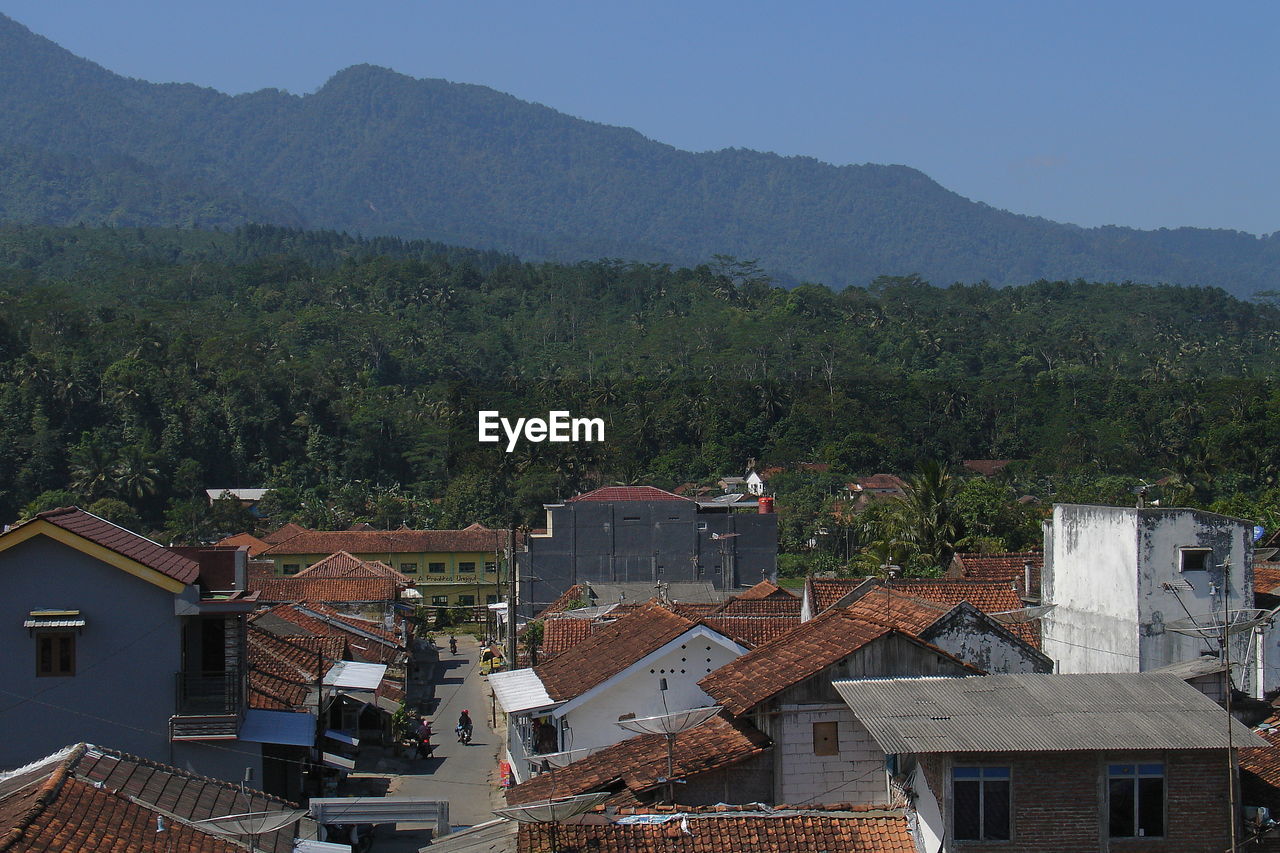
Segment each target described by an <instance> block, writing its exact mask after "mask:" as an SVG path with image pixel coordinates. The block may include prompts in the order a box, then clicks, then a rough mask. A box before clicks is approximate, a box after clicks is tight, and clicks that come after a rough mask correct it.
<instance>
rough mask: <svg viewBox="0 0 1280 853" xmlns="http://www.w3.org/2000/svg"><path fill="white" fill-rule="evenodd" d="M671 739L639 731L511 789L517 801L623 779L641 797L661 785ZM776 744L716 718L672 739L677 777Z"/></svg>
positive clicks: (587, 790)
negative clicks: (637, 733)
mask: <svg viewBox="0 0 1280 853" xmlns="http://www.w3.org/2000/svg"><path fill="white" fill-rule="evenodd" d="M666 744H667V741H666V738H665V737H663V736H662V735H637V736H636V737H633V738H628V739H627V740H624V741H622V742H620V743H616V744H613V745H612V746H608V747H605V748H604V749H602V750H599V751H598V752H593V753H591V754H590V755H588V756H586V757H585V758H580V759H578V760H577V761H574V762H573V763H572V764H569V765H568V766H567V767H564V768H562V769H559V770H556V771H555V772H554V773H543V774H542V775H540V776H534V777H533V778H532V779H529V780H528V781H526V782H524V783H523V784H520V785H516V786H515V787H514V788H510V789H508V790H507V802H508V803H511V804H512V805H514V804H517V803H527V802H531V801H533V800H545V799H550V798H552V797H566V796H569V795H571V794H586V793H590V792H592V791H601V790H604V789H605V788H606V786H609V785H610V783H615V782H618V780H621V784H622V785H623V786H624V787H625V788H627V789H628V790H629V791H630V792H631V793H632V794H633V795H636V796H639V795H640V794H643V793H644V792H646V791H649V790H652V789H653V788H656V787H658V785H660V784H661V782H660V781H659V780H661V779H663V778H664V777H665V776H666V775H667V746H666ZM769 745H770V742H769V738H767V737H765V735H764V734H763V733H761V732H760V731H759V730H758V729H756V727H755V726H753V725H751V723H749V722H747V721H746V720H731V719H730V718H729V717H728V716H727V715H723V714H722V715H720V716H717V717H712V718H711V719H710V720H708V721H707V722H705V723H703V724H702V725H700V726H698V727H697V728H695V729H690V730H689V731H687V732H682V733H680V734H678V735H676V736H675V737H674V738H673V740H672V767H673V768H674V771H675V772H674V775H673V776H672V777H671V778H673V779H684V778H686V777H688V776H693V775H695V774H697V773H705V772H707V771H709V770H716V769H718V768H720V767H725V766H728V765H730V764H737V763H738V762H740V761H744V760H746V759H748V758H750V757H752V756H753V755H758V754H759V753H761V752H764V750H765V749H767V748H768V747H769Z"/></svg>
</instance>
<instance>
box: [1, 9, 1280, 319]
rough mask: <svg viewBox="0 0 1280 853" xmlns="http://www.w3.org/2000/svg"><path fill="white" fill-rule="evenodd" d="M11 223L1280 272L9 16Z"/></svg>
mask: <svg viewBox="0 0 1280 853" xmlns="http://www.w3.org/2000/svg"><path fill="white" fill-rule="evenodd" d="M1082 132H1084V131H1082ZM0 222H24V223H49V224H75V223H80V222H83V223H86V224H95V225H96V224H107V225H117V226H135V225H136V226H151V225H163V226H172V225H177V226H182V227H199V228H213V227H229V226H234V225H238V224H242V223H247V222H261V223H272V224H278V225H286V226H291V227H300V228H323V229H336V230H340V231H347V232H352V233H360V234H366V235H388V236H398V237H405V238H415V239H430V240H436V241H443V242H447V243H453V244H458V245H465V246H472V247H476V248H482V249H497V250H500V251H504V252H511V253H515V254H518V255H521V256H523V257H526V258H545V259H555V260H576V259H583V258H601V257H618V258H625V259H628V260H639V261H653V262H662V263H672V264H681V265H690V264H697V263H701V262H705V261H707V260H709V259H710V258H711V257H712V256H714V255H717V254H723V255H730V256H735V257H739V258H751V259H757V260H758V261H759V263H760V265H761V267H762V268H763V269H765V270H767V271H769V272H770V273H771V274H773V275H774V276H775V277H777V278H778V279H779V280H781V281H784V282H798V281H802V280H807V281H816V282H821V283H825V284H828V285H831V286H835V287H840V286H844V285H849V284H857V285H864V284H866V283H867V282H869V281H871V280H872V279H873V278H875V277H876V276H879V275H906V274H912V273H914V274H919V275H920V276H922V277H923V278H925V279H927V280H929V281H931V282H933V283H935V284H949V283H951V282H955V281H964V282H978V281H987V282H989V283H991V284H992V285H995V286H1005V285H1012V284H1023V283H1026V282H1030V281H1034V280H1036V279H1078V278H1083V279H1090V280H1099V281H1123V280H1133V281H1144V282H1169V283H1179V284H1192V285H1205V286H1217V287H1222V288H1224V289H1226V290H1227V291H1229V292H1231V293H1234V294H1237V295H1242V296H1249V295H1251V294H1254V293H1255V292H1258V291H1261V290H1271V289H1280V233H1277V234H1272V235H1269V236H1263V237H1257V236H1254V235H1250V234H1245V233H1242V232H1238V231H1229V230H1213V229H1197V228H1178V229H1161V230H1156V231H1142V230H1137V229H1132V228H1124V227H1104V228H1081V227H1077V226H1074V225H1067V224H1061V223H1056V222H1052V221H1049V220H1046V219H1041V218H1036V217H1030V216H1023V215H1018V214H1014V213H1010V212H1007V211H1004V210H999V209H996V208H993V207H991V206H989V205H986V204H982V203H980V202H974V201H971V200H969V199H966V198H963V197H961V196H960V195H958V194H956V193H954V192H951V191H949V190H947V189H945V188H944V187H942V186H940V185H939V184H937V183H936V182H934V181H933V180H931V179H930V178H929V177H928V176H927V175H925V174H923V173H922V172H919V171H917V170H915V169H911V168H908V167H905V166H886V165H872V164H867V165H855V166H833V165H830V164H827V163H823V162H820V161H818V160H815V159H812V158H806V157H780V156H778V155H775V154H768V153H760V152H756V151H748V150H742V149H728V150H723V151H715V152H707V153H691V152H688V151H681V150H679V149H676V148H673V147H671V146H668V145H664V144H662V143H659V142H655V141H653V140H650V139H647V138H645V137H644V136H642V135H641V134H639V133H638V132H636V131H634V130H630V129H627V128H621V127H611V126H607V125H602V124H597V123H593V122H589V121H585V120H582V119H578V118H574V117H571V116H568V115H565V114H562V113H559V112H557V111H555V110H553V109H550V108H548V107H545V106H541V105H538V104H533V103H528V102H525V101H521V100H519V99H517V98H514V97H512V96H510V95H506V94H503V93H501V92H497V91H494V90H492V89H488V88H485V87H482V86H474V85H465V84H458V83H451V82H448V81H444V80H432V79H424V80H420V79H414V78H410V77H407V76H404V75H401V74H398V73H396V72H394V71H390V70H387V69H384V68H378V67H374V66H369V65H362V66H355V67H352V68H348V69H346V70H344V71H340V72H339V73H337V74H336V75H334V76H333V77H332V78H331V79H330V80H329V81H328V82H327V83H326V84H325V85H324V86H323V87H321V88H320V89H319V90H318V91H316V92H315V93H314V94H309V95H294V94H290V93H287V92H283V91H280V90H275V89H265V90H262V91H259V92H254V93H250V94H244V95H237V96H230V95H226V94H223V93H220V92H217V91H214V90H212V89H207V88H201V87H198V86H194V85H188V84H154V83H149V82H146V81H142V80H136V79H129V78H125V77H122V76H119V75H117V74H114V73H112V72H110V71H108V70H106V69H104V68H102V67H101V66H98V65H96V64H94V63H92V62H90V61H88V60H85V59H82V58H79V57H76V56H74V55H73V54H71V53H70V52H68V51H66V50H64V49H63V48H61V47H59V46H58V45H56V44H54V43H53V42H51V41H49V40H47V39H45V38H43V37H41V36H38V35H36V34H34V33H32V32H31V31H29V30H28V29H26V28H25V27H23V26H22V25H21V24H19V23H17V22H15V21H13V20H12V19H10V18H7V17H4V16H3V15H0Z"/></svg>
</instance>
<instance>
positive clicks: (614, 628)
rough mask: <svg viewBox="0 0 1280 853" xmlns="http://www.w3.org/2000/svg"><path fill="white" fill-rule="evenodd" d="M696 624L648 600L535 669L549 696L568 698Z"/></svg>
mask: <svg viewBox="0 0 1280 853" xmlns="http://www.w3.org/2000/svg"><path fill="white" fill-rule="evenodd" d="M694 625H695V623H694V622H692V621H690V620H689V619H685V618H684V617H683V616H677V615H676V614H674V613H672V612H671V611H670V610H668V609H666V608H665V607H663V606H662V605H660V604H657V603H654V602H648V603H646V604H642V605H640V606H639V607H637V608H636V609H635V610H634V611H633V612H631V613H629V614H628V615H626V616H624V617H622V618H621V619H619V620H617V621H616V622H613V623H610V624H608V625H605V626H603V627H601V628H600V629H599V630H597V631H596V632H595V633H593V634H592V635H591V636H590V637H589V638H587V639H586V640H585V641H583V642H581V643H579V644H578V645H576V646H574V647H572V648H570V649H569V650H567V651H566V652H564V653H563V654H560V655H557V656H556V657H554V658H552V659H551V660H549V661H547V662H546V663H541V664H538V666H536V667H534V670H533V671H534V672H535V673H536V674H537V676H538V678H539V679H541V681H542V684H543V686H544V687H545V688H546V691H547V694H548V695H549V696H551V697H552V698H553V699H555V700H556V701H558V702H565V701H568V700H570V699H574V698H577V697H578V696H581V695H582V694H584V693H586V692H587V691H588V690H590V689H592V688H593V687H596V686H597V685H599V684H601V683H603V682H605V681H608V680H609V679H610V678H612V677H613V676H615V675H617V674H618V673H620V672H622V671H623V670H624V669H626V668H627V667H629V666H631V664H633V663H635V662H636V661H638V660H640V659H641V658H643V657H644V656H645V655H647V654H649V653H651V652H653V651H656V650H657V649H659V648H661V647H662V646H664V645H666V644H667V643H669V642H671V641H672V640H674V639H675V638H676V637H679V636H680V635H681V634H683V633H684V632H686V631H688V630H689V629H690V628H693V627H694Z"/></svg>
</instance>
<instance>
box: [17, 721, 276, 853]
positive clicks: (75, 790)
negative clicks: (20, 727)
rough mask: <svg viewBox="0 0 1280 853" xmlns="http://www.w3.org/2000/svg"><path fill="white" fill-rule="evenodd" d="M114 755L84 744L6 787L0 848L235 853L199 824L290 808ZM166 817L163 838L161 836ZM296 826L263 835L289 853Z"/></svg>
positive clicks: (262, 843)
mask: <svg viewBox="0 0 1280 853" xmlns="http://www.w3.org/2000/svg"><path fill="white" fill-rule="evenodd" d="M247 794H248V796H249V801H248V802H247V803H246V801H245V793H242V792H241V790H240V788H239V786H237V785H233V784H231V783H230V782H220V781H218V780H216V779H208V778H205V777H203V776H197V775H195V774H194V773H188V772H187V771H184V770H180V769H178V768H176V767H169V766H167V765H164V764H159V763H158V762H154V761H150V760H148V759H144V758H138V757H137V756H133V755H129V754H127V753H123V752H118V751H116V750H111V749H106V748H103V747H99V746H93V745H91V744H79V745H77V746H75V747H73V748H72V749H71V750H70V752H69V753H67V754H66V755H65V756H61V757H59V756H51V757H50V758H49V759H47V760H46V761H45V762H42V763H40V764H37V765H35V766H33V767H31V768H29V769H26V770H25V772H23V773H21V774H18V775H17V776H16V777H11V778H10V779H8V780H5V781H4V782H0V850H3V851H13V852H14V853H17V851H23V852H24V853H25V851H45V850H84V851H94V853H141V851H155V852H156V853H160V851H174V853H236V851H241V850H243V848H242V847H241V846H239V845H237V844H235V843H233V842H231V841H228V840H227V839H226V838H223V837H219V836H217V835H214V834H213V833H211V832H208V831H207V830H204V829H201V828H197V827H196V826H193V825H192V823H193V822H194V821H199V820H203V819H205V818H208V817H215V816H222V815H228V814H238V813H243V812H245V811H276V810H285V809H288V808H291V806H290V804H287V803H285V802H284V801H282V800H279V799H276V798H275V797H270V796H268V795H266V794H263V793H262V792H260V791H254V790H252V789H249V790H247ZM158 816H163V817H164V820H165V824H166V828H165V831H164V833H157V832H156V818H157V817H158ZM293 835H294V827H293V826H290V827H287V828H286V829H282V830H279V831H277V832H274V833H269V834H264V835H261V836H259V837H258V840H257V842H256V844H257V847H258V849H261V850H266V851H271V852H272V853H287V851H290V850H292V849H293Z"/></svg>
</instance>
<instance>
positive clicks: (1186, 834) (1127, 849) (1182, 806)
mask: <svg viewBox="0 0 1280 853" xmlns="http://www.w3.org/2000/svg"><path fill="white" fill-rule="evenodd" d="M1139 760H1141V761H1163V762H1164V765H1165V801H1166V835H1165V837H1164V838H1161V839H1143V838H1118V839H1110V838H1108V837H1107V826H1106V816H1107V812H1106V770H1107V764H1108V763H1128V762H1137V761H1139ZM953 764H960V765H964V764H977V765H1002V766H1007V767H1010V768H1011V771H1012V794H1011V799H1012V803H1011V806H1012V811H1013V817H1012V838H1011V840H1009V841H993V842H981V841H965V842H959V843H956V842H951V843H950V844H949V845H948V847H947V848H946V849H948V850H953V851H966V853H969V852H970V851H971V853H986V851H990V853H1024V851H1025V853H1038V852H1039V851H1063V852H1064V853H1066V851H1071V853H1086V851H1095V850H1097V851H1115V852H1116V853H1156V851H1159V853H1207V851H1221V850H1226V849H1227V847H1229V846H1230V835H1229V827H1228V823H1227V778H1226V756H1225V754H1224V752H1223V751H1222V750H1186V751H1176V752H1165V753H1163V754H1159V753H1123V752H1115V753H1110V752H1109V753H1105V754H1104V753H1098V752H1085V753H1074V752H1071V753H1067V752H1063V753H1024V754H1019V753H1005V754H1000V753H983V754H975V755H964V754H957V755H951V756H922V757H921V766H922V768H923V770H924V772H925V777H926V778H927V779H928V782H929V786H930V788H931V789H932V790H933V792H934V794H935V795H936V796H937V798H938V801H939V803H940V804H941V806H942V813H943V821H944V823H945V824H946V831H947V834H948V837H949V836H950V823H951V821H950V811H949V810H950V807H951V792H950V790H949V788H948V787H947V786H946V784H945V783H946V780H947V779H948V777H949V767H950V766H951V765H953Z"/></svg>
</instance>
